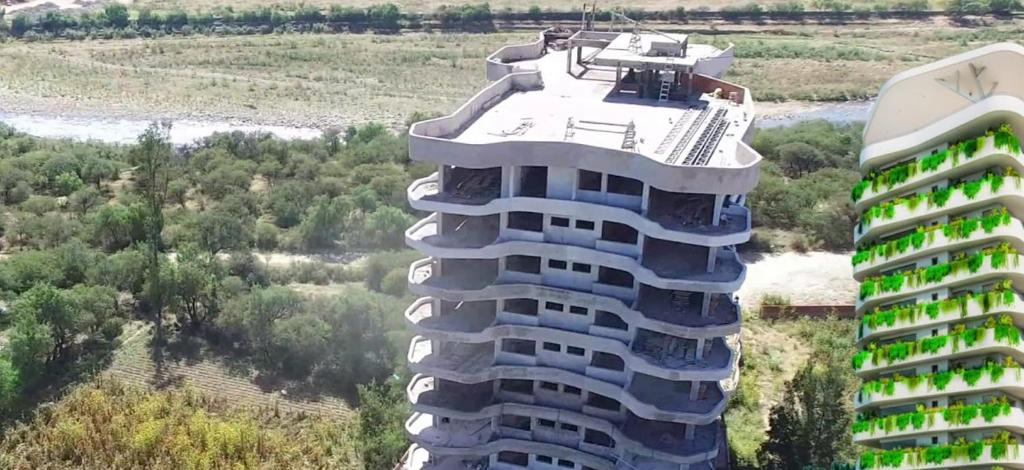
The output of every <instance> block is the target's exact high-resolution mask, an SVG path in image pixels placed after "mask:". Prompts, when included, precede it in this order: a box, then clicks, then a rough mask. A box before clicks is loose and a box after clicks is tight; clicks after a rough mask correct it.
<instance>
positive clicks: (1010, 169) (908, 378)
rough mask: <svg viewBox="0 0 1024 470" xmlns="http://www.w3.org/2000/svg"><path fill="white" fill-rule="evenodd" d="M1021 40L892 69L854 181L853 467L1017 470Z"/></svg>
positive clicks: (1022, 208) (1021, 457)
mask: <svg viewBox="0 0 1024 470" xmlns="http://www.w3.org/2000/svg"><path fill="white" fill-rule="evenodd" d="M1022 74H1024V48H1022V47H1021V46H1019V45H1016V44H996V45H993V46H989V47H985V48H982V49H978V50H976V51H973V52H968V53H964V54H960V55H957V56H954V57H951V58H948V59H945V60H941V61H939V62H936V63H933V64H930V65H925V66H923V67H918V68H915V69H912V70H910V71H907V72H904V73H901V74H899V75H897V76H896V77H895V78H893V79H892V80H890V81H889V82H888V83H886V84H885V85H884V86H883V87H882V90H881V93H880V94H879V97H878V101H877V102H876V103H875V105H874V108H873V109H872V113H871V120H870V121H869V122H868V124H867V127H866V128H865V129H864V149H863V152H862V153H861V156H860V165H861V171H862V172H863V173H864V175H865V176H864V179H863V180H862V181H861V182H860V183H859V184H858V185H857V186H856V187H855V188H854V190H853V200H854V201H855V203H856V209H857V210H858V211H859V212H860V213H861V218H860V223H859V224H858V225H857V227H856V228H855V229H854V240H855V241H856V244H857V252H856V255H855V256H854V258H853V271H854V277H856V279H857V280H858V281H861V289H860V295H859V299H858V301H857V309H858V311H859V312H860V313H861V314H862V315H863V317H862V323H861V326H860V329H859V333H858V341H859V345H860V346H861V348H862V349H861V350H860V351H859V352H858V353H857V354H856V355H855V356H854V358H853V367H854V369H855V370H856V372H857V375H859V376H860V377H861V378H862V379H863V381H864V382H863V384H862V387H861V389H860V391H859V392H858V393H857V395H856V398H855V400H856V401H855V406H856V409H857V412H858V413H859V415H858V417H857V419H856V421H855V423H854V426H853V439H854V441H855V442H856V443H857V444H861V445H864V446H867V447H869V448H872V449H871V450H869V451H867V452H865V453H863V454H862V456H861V459H860V467H861V468H865V469H867V468H904V469H911V468H913V469H919V468H928V469H942V468H957V469H982V468H985V469H989V468H1024V452H1021V449H1020V442H1021V436H1022V433H1024V411H1022V408H1021V398H1022V397H1024V378H1022V376H1021V365H1020V364H1021V361H1024V349H1022V347H1021V344H1020V336H1021V325H1022V324H1024V303H1022V301H1021V295H1020V292H1021V289H1022V288H1024V276H1022V271H1021V266H1020V254H1019V250H1020V249H1021V248H1022V247H1024V231H1022V225H1021V218H1022V217H1024V205H1022V198H1021V197H1022V195H1024V188H1022V187H1021V178H1020V174H1021V171H1022V169H1024V160H1022V158H1021V157H1022V155H1021V148H1020V140H1019V139H1018V135H1017V134H1016V133H1015V132H1014V131H1015V130H1020V129H1024V101H1022V99H1024V81H1022V80H1021V77H1022Z"/></svg>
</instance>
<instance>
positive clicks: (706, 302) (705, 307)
mask: <svg viewBox="0 0 1024 470" xmlns="http://www.w3.org/2000/svg"><path fill="white" fill-rule="evenodd" d="M703 294H704V295H703V300H702V301H701V306H700V316H702V317H704V318H707V317H708V316H710V315H711V296H712V295H715V294H714V293H711V292H704V293H703Z"/></svg>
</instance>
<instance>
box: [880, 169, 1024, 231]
mask: <svg viewBox="0 0 1024 470" xmlns="http://www.w3.org/2000/svg"><path fill="white" fill-rule="evenodd" d="M1007 179H1009V180H1010V181H1011V182H1013V183H1014V185H1015V187H1016V188H1020V183H1021V179H1020V175H1018V174H1017V172H1016V171H1015V170H1014V169H1013V168H1007V169H1006V170H1005V171H1002V172H997V171H990V172H988V173H986V174H985V175H984V176H982V177H981V178H979V179H976V180H973V181H965V182H963V183H959V184H956V185H954V186H947V187H945V188H939V189H936V190H934V191H929V192H926V193H918V194H914V195H912V196H906V197H897V198H895V199H892V200H888V201H885V202H883V203H881V204H876V205H874V206H871V207H869V208H867V209H866V210H864V212H863V213H861V216H860V220H861V222H862V223H863V224H865V225H870V224H871V222H872V221H874V220H886V219H892V218H893V217H895V216H896V208H897V207H900V206H903V207H906V208H907V210H910V211H914V210H916V209H917V208H918V207H920V206H921V203H922V202H924V203H927V207H928V208H929V209H931V208H935V207H945V206H946V202H948V201H949V198H950V197H951V196H953V195H954V194H956V193H962V194H963V195H964V196H965V197H967V199H974V198H975V196H977V195H978V193H979V192H981V190H982V189H983V188H985V187H988V190H989V192H991V193H993V194H995V193H996V192H998V191H999V188H1001V187H1002V186H1003V183H1004V182H1005V181H1006V180H1007Z"/></svg>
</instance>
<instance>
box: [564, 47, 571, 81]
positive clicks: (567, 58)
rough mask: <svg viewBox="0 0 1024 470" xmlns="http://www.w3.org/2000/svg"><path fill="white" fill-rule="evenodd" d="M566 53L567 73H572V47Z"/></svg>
mask: <svg viewBox="0 0 1024 470" xmlns="http://www.w3.org/2000/svg"><path fill="white" fill-rule="evenodd" d="M567 52H568V53H567V54H565V73H567V74H569V75H572V47H569V50H568V51H567Z"/></svg>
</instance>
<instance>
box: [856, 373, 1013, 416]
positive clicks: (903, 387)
mask: <svg viewBox="0 0 1024 470" xmlns="http://www.w3.org/2000/svg"><path fill="white" fill-rule="evenodd" d="M993 392H1003V393H1006V394H1008V395H1012V396H1014V397H1017V398H1024V377H1022V375H1021V372H1020V369H1019V368H1015V369H1013V368H1011V369H1006V371H1005V372H1004V373H1003V375H1002V377H999V380H995V381H993V380H992V379H991V377H989V375H988V374H987V373H982V376H981V378H980V379H978V381H977V382H976V383H975V384H974V385H973V386H972V385H968V384H967V382H966V381H964V379H963V376H962V375H957V374H954V375H953V379H952V380H950V382H949V383H948V384H946V388H944V389H942V390H939V389H937V388H934V387H931V386H929V385H928V383H927V382H926V381H924V380H922V381H921V383H919V384H917V386H916V387H913V388H911V387H910V386H908V385H907V384H906V383H903V382H898V383H896V384H895V385H894V388H893V393H891V394H885V393H883V392H879V393H866V392H864V391H863V390H861V391H859V392H858V393H857V394H856V395H855V397H854V409H856V410H857V411H858V412H861V413H863V412H866V411H869V410H875V409H878V408H881V407H891V406H899V405H909V404H916V403H921V402H923V401H925V400H929V399H933V398H938V397H947V396H957V395H965V394H972V395H973V394H986V393H993Z"/></svg>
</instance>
